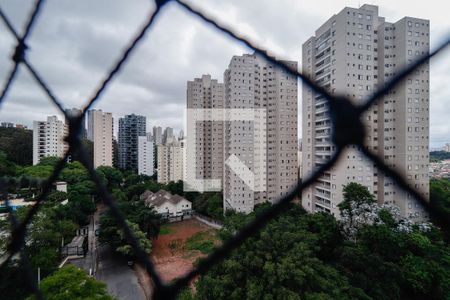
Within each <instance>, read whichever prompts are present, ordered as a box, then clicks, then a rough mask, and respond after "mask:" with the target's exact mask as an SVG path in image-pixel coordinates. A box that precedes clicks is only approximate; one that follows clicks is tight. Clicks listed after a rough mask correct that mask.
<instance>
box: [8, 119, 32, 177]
mask: <svg viewBox="0 0 450 300" xmlns="http://www.w3.org/2000/svg"><path fill="white" fill-rule="evenodd" d="M0 141H1V143H0V152H4V153H5V154H6V155H7V156H8V158H9V159H10V160H11V162H12V163H14V164H17V165H21V166H25V165H31V164H32V163H33V131H32V130H29V129H22V128H10V127H0ZM0 174H2V173H0Z"/></svg>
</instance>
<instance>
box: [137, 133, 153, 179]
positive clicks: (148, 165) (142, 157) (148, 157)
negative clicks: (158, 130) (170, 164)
mask: <svg viewBox="0 0 450 300" xmlns="http://www.w3.org/2000/svg"><path fill="white" fill-rule="evenodd" d="M153 148H154V144H153V138H152V135H151V134H150V133H147V135H146V136H140V137H138V174H142V175H147V176H152V175H153V165H154V156H153Z"/></svg>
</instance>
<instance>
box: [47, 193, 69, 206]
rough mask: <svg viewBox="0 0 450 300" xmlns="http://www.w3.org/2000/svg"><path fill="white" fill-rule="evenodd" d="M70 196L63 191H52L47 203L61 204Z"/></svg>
mask: <svg viewBox="0 0 450 300" xmlns="http://www.w3.org/2000/svg"><path fill="white" fill-rule="evenodd" d="M67 198H68V195H67V193H65V192H62V191H51V192H50V194H49V195H48V196H47V201H49V202H54V203H60V202H62V201H64V200H67Z"/></svg>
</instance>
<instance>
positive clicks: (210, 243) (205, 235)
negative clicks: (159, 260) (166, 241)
mask: <svg viewBox="0 0 450 300" xmlns="http://www.w3.org/2000/svg"><path fill="white" fill-rule="evenodd" d="M213 238H214V237H211V234H210V232H207V231H205V232H197V233H196V234H194V235H193V236H191V237H189V238H188V239H187V240H186V244H185V247H186V249H187V250H199V251H200V252H202V253H203V254H209V253H211V252H213V250H214V240H213Z"/></svg>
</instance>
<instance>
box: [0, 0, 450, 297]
mask: <svg viewBox="0 0 450 300" xmlns="http://www.w3.org/2000/svg"><path fill="white" fill-rule="evenodd" d="M43 2H44V1H43V0H37V1H36V2H35V5H34V6H33V9H32V12H31V13H30V16H29V18H28V20H27V22H26V25H25V29H24V31H23V33H22V34H20V33H19V32H18V31H17V29H16V28H14V27H13V26H12V24H11V22H10V20H9V19H8V16H6V15H5V13H4V11H3V10H2V9H1V8H0V18H1V19H2V21H3V22H4V23H5V25H6V27H7V29H8V31H9V32H10V33H11V34H12V35H13V36H14V38H15V40H16V43H17V44H16V48H15V52H14V54H13V56H12V57H11V59H12V60H13V62H14V65H13V68H12V70H11V71H10V73H9V76H8V77H7V80H6V83H5V84H4V86H3V89H2V91H1V95H0V104H1V103H2V101H3V100H4V98H5V97H6V95H7V93H8V90H9V88H10V87H11V85H12V84H13V82H14V80H15V78H16V75H17V71H18V69H19V67H20V66H23V67H25V69H27V70H28V72H30V74H31V75H32V77H33V78H34V80H35V81H36V83H37V84H38V85H39V86H40V87H41V88H42V89H43V90H44V92H45V93H46V95H47V96H48V97H49V98H50V101H51V102H52V103H54V104H55V105H56V106H57V107H58V109H59V110H60V111H61V112H62V113H63V114H64V115H65V117H66V119H67V120H68V123H69V135H68V136H67V142H68V144H69V151H68V152H67V153H66V154H65V156H64V157H63V158H62V159H61V160H60V161H59V162H58V164H57V165H56V167H55V168H54V170H53V173H52V175H51V176H50V177H49V178H48V179H47V180H46V181H45V183H44V185H43V189H42V192H41V194H40V195H39V196H38V197H37V198H36V203H35V205H33V206H32V208H31V209H30V210H29V212H28V214H27V215H26V216H25V217H24V218H23V221H22V222H20V223H19V222H18V221H17V219H16V218H15V216H14V214H12V213H10V214H9V215H10V220H11V226H12V233H11V242H10V244H9V245H8V252H7V255H6V256H5V257H3V258H2V259H1V261H0V267H4V266H5V265H6V264H7V263H8V262H9V260H10V259H11V258H12V257H13V256H14V255H16V254H20V256H21V259H22V266H23V267H22V271H23V273H24V281H25V282H26V284H27V285H29V288H30V289H31V290H32V291H33V293H34V294H35V295H36V297H37V298H38V299H42V298H43V297H42V294H41V292H40V290H39V288H38V286H37V284H36V281H35V280H34V279H33V274H32V268H31V265H30V262H29V261H28V259H27V256H26V255H25V254H24V246H25V236H26V232H27V226H28V225H29V224H30V222H31V220H32V219H33V217H34V216H35V215H36V213H37V212H38V211H39V208H40V206H41V205H42V203H43V202H44V201H45V199H46V196H47V195H48V193H49V192H50V190H51V187H52V184H53V182H54V181H55V180H56V179H57V178H58V176H59V174H60V173H61V171H62V169H63V168H64V166H65V164H66V161H67V158H68V156H69V155H70V154H74V153H76V154H77V155H78V157H80V161H81V163H82V164H83V165H84V166H85V167H86V168H87V170H88V173H89V176H90V177H91V179H92V180H93V181H94V182H95V184H96V185H97V187H98V192H99V195H100V197H101V198H102V199H103V201H104V203H105V204H106V205H108V206H109V208H110V209H111V212H112V214H113V216H114V217H115V218H116V220H117V222H118V224H119V226H121V227H122V228H123V230H124V233H125V236H126V237H127V239H128V241H129V243H130V244H131V246H132V247H133V249H134V251H135V253H136V256H137V259H138V261H139V262H140V263H141V264H142V265H143V266H145V268H146V271H147V272H148V274H149V275H150V276H151V278H152V280H153V283H154V289H155V290H154V298H155V299H173V298H175V297H176V295H177V294H178V292H180V290H181V289H182V288H184V287H185V286H187V285H188V283H189V282H190V281H191V280H192V279H193V278H194V277H196V276H197V275H200V274H203V273H205V272H206V271H208V270H209V269H210V268H211V267H212V266H213V265H214V264H216V263H218V262H220V261H221V260H222V259H224V258H225V257H226V256H227V254H229V253H230V252H231V251H232V250H233V249H235V248H237V247H239V246H240V245H241V244H242V243H243V242H244V241H245V239H246V238H248V237H250V236H252V235H253V234H255V233H256V232H257V231H258V230H260V229H261V228H262V227H264V226H265V225H266V224H267V223H268V222H269V221H270V220H272V219H273V218H275V217H276V216H277V215H279V214H280V213H282V211H283V209H284V208H286V206H287V204H288V203H289V202H290V201H291V200H293V199H294V198H295V197H297V195H299V194H300V193H301V192H302V191H303V190H304V189H305V188H306V187H308V186H310V185H311V184H312V183H313V182H314V181H316V180H317V179H318V178H319V177H320V176H321V174H322V173H323V172H325V171H326V170H328V169H330V168H331V167H332V166H333V165H334V164H335V163H336V161H337V160H338V158H339V157H340V155H341V153H342V152H343V150H344V148H345V147H346V146H349V145H357V146H359V149H360V151H361V152H362V153H363V154H364V155H365V156H366V157H367V158H368V159H370V160H372V161H373V162H374V163H375V164H376V166H377V167H378V169H379V170H380V171H382V172H384V173H385V174H386V175H387V176H389V177H391V178H392V179H393V180H394V181H395V182H396V183H397V184H398V185H399V186H400V187H401V188H403V189H404V190H406V191H407V192H408V193H410V194H411V195H413V196H414V197H415V199H417V201H418V202H419V203H420V204H421V205H422V206H423V207H424V208H425V209H426V210H427V212H428V213H429V214H430V215H431V216H432V217H433V218H435V219H437V220H439V221H440V224H441V226H445V227H447V226H448V225H449V223H450V220H448V219H446V218H445V217H444V216H443V215H440V214H439V213H438V212H437V211H436V210H434V209H433V208H432V207H431V206H430V205H429V203H428V201H426V199H425V198H424V197H423V196H422V195H421V194H420V193H419V192H418V191H417V190H415V189H414V188H412V187H411V186H409V184H408V183H407V181H406V180H405V179H404V178H403V176H402V175H400V174H399V173H398V172H396V171H395V170H393V169H391V168H390V167H388V166H387V165H386V164H385V163H384V162H383V161H382V160H381V159H380V158H379V157H378V156H377V155H376V154H375V153H373V152H371V151H370V150H368V149H367V148H366V147H365V146H364V138H365V136H366V133H365V131H364V124H363V123H362V121H361V115H362V114H363V113H364V112H365V111H366V110H367V109H369V107H370V106H371V105H373V104H375V103H377V101H378V100H379V99H380V98H382V97H383V96H384V95H386V94H387V93H388V92H389V91H390V90H391V89H392V88H394V87H395V86H397V85H398V84H400V83H401V82H402V81H403V80H404V79H405V78H406V77H407V76H408V75H409V74H411V73H412V72H413V71H414V70H415V69H416V68H418V67H420V66H421V65H424V64H428V63H429V60H430V58H432V57H433V56H435V55H436V54H438V53H439V52H441V51H442V50H443V49H444V48H445V47H447V46H448V45H449V43H450V38H449V39H447V40H446V41H445V42H444V43H443V44H441V45H440V46H439V47H437V48H436V49H435V50H434V51H432V52H430V53H428V54H427V55H425V56H423V57H421V58H420V59H419V60H417V61H416V62H414V63H413V64H411V65H410V66H408V67H406V68H405V69H404V70H402V71H401V72H399V73H398V74H397V75H396V76H395V77H394V78H392V79H391V80H390V81H389V82H387V83H386V84H385V85H384V86H383V87H382V88H381V89H379V90H377V91H376V92H375V93H373V94H372V96H371V97H369V99H368V100H367V101H366V102H365V103H364V104H362V105H355V104H352V102H351V101H350V100H349V99H346V98H343V97H336V96H333V95H331V94H330V93H329V92H328V91H327V90H325V89H324V88H322V87H320V86H319V85H316V84H315V83H314V82H313V81H311V80H310V79H309V78H308V77H307V76H305V75H304V74H301V73H300V72H298V71H297V70H296V69H292V68H291V67H289V66H288V65H286V64H284V63H283V62H281V61H278V60H277V59H276V58H274V57H271V56H269V55H268V54H267V52H266V50H265V49H262V48H259V47H258V46H257V45H256V44H254V43H253V42H252V41H250V40H248V39H246V38H244V37H242V36H240V35H239V34H238V33H237V32H236V31H234V30H233V29H231V28H228V27H226V26H224V25H222V24H220V23H219V22H217V21H216V20H214V19H213V18H211V17H210V16H208V14H207V13H205V12H203V11H201V10H200V9H198V8H196V7H194V6H192V5H191V4H188V3H185V2H183V1H181V0H173V1H172V2H175V3H176V4H177V5H179V6H180V7H182V8H183V9H185V10H187V11H188V12H189V13H191V14H192V15H195V16H196V17H198V18H200V19H201V20H202V21H203V22H205V23H207V24H208V25H211V26H212V27H214V28H215V29H217V30H218V31H219V32H221V33H222V34H225V35H227V36H228V37H230V38H232V39H234V40H236V41H239V42H242V43H243V44H244V45H246V46H247V47H249V48H250V49H253V50H254V51H255V53H256V54H258V55H260V56H262V57H263V58H264V59H266V60H267V61H268V62H269V63H272V64H273V65H275V66H277V67H279V68H281V69H282V70H283V71H285V72H287V73H289V74H291V75H294V76H296V77H298V78H300V79H301V80H302V81H303V84H305V85H307V86H308V87H310V88H311V89H312V91H313V92H314V93H317V94H321V95H323V97H324V98H325V99H326V101H327V104H328V105H329V108H330V115H331V118H332V124H333V129H334V130H333V134H332V141H333V143H334V145H335V146H336V151H335V153H334V154H333V155H332V157H331V158H330V159H329V160H328V161H327V162H326V163H325V164H323V165H321V166H320V167H319V168H317V169H316V170H315V172H314V173H313V174H311V175H310V176H309V177H307V178H305V179H304V180H303V181H302V182H298V183H297V185H296V186H295V187H294V188H293V189H292V190H291V191H290V192H289V193H288V194H287V195H286V196H284V197H282V198H281V199H277V201H274V203H275V204H274V205H272V206H271V207H270V209H268V210H266V211H264V212H263V213H262V214H260V215H259V216H258V217H257V218H256V219H255V220H254V221H252V222H250V223H249V224H247V225H245V226H244V227H243V228H242V229H241V230H240V231H239V232H237V233H236V234H235V235H234V236H233V237H232V238H230V239H229V240H227V241H225V242H224V243H223V244H222V245H221V246H220V247H219V248H218V249H216V250H215V251H214V252H213V253H212V254H210V255H209V256H208V257H206V258H205V259H203V260H201V261H200V262H199V263H198V265H197V266H196V267H195V268H194V269H192V270H191V271H190V272H188V273H187V274H185V275H183V276H182V277H180V278H178V279H176V280H175V281H173V282H172V283H170V284H167V283H164V282H162V280H161V276H160V275H159V274H158V273H157V272H156V270H155V265H154V264H153V263H152V261H151V260H150V259H149V256H148V255H147V254H146V253H145V252H144V251H143V250H142V249H141V247H140V246H139V244H138V241H137V239H136V238H135V237H134V235H133V232H132V231H131V230H130V228H129V226H128V225H127V223H126V220H125V218H124V215H123V214H122V213H121V211H120V210H119V209H118V206H117V203H116V201H115V200H114V199H113V198H112V196H111V195H110V193H109V192H108V191H107V189H106V187H105V185H104V184H103V183H102V181H101V180H100V177H99V176H98V174H97V173H96V171H95V169H94V168H93V166H92V164H91V162H90V160H89V158H88V155H87V152H86V150H85V149H84V148H83V147H82V143H81V140H80V136H81V135H80V134H79V132H80V130H81V125H82V120H83V117H84V115H85V114H86V112H87V110H88V109H89V108H91V107H92V105H93V104H94V103H95V102H96V101H97V100H98V99H99V98H100V96H101V95H102V93H103V92H104V90H105V88H106V87H107V86H108V84H110V82H111V80H112V79H113V78H114V77H115V76H116V75H117V74H118V73H119V72H120V71H121V68H122V67H123V65H124V64H125V63H126V61H127V59H128V57H129V55H130V54H131V52H133V50H134V49H135V48H136V46H137V45H138V43H139V42H140V41H141V40H142V38H143V37H144V36H145V34H146V33H147V31H148V30H149V29H150V28H151V27H152V25H153V23H154V20H155V18H156V17H157V16H158V15H159V14H160V13H161V11H162V10H163V8H164V6H165V4H167V3H168V2H170V1H169V0H155V3H156V7H155V9H154V11H153V12H152V13H151V14H150V16H149V17H148V19H147V21H146V23H145V25H144V26H143V27H142V28H141V29H140V31H139V32H138V34H137V35H136V36H135V37H134V38H133V39H132V40H131V43H130V44H129V45H128V47H127V48H126V50H125V51H124V52H123V53H122V54H121V56H120V58H119V59H118V60H117V62H116V63H115V64H114V65H113V67H112V68H111V70H110V72H109V73H108V74H107V75H106V76H105V78H104V79H103V81H102V82H100V84H99V86H98V88H97V89H96V90H95V91H94V93H93V95H94V96H92V98H90V99H89V101H88V102H87V103H86V104H85V105H84V107H83V108H82V112H83V113H82V115H80V116H71V115H68V114H67V113H66V112H65V110H64V107H63V106H62V101H60V99H58V98H57V97H56V95H55V94H54V93H53V92H52V89H51V88H50V87H49V86H48V85H47V83H46V81H45V79H44V78H43V76H42V75H41V74H40V73H39V71H38V70H37V69H36V68H34V66H33V65H32V63H31V62H30V61H29V60H28V58H27V56H26V53H27V50H28V47H27V38H28V37H29V35H30V34H31V31H32V29H33V26H34V24H35V20H36V18H37V16H38V15H39V12H40V10H41V9H42V6H43ZM6 190H7V183H4V182H3V183H0V192H2V193H4V194H5V195H4V196H5V199H6V203H5V204H6V207H7V208H9V210H10V211H11V207H10V206H9V203H8V200H7V199H8V197H6Z"/></svg>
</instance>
